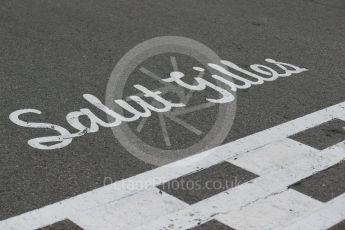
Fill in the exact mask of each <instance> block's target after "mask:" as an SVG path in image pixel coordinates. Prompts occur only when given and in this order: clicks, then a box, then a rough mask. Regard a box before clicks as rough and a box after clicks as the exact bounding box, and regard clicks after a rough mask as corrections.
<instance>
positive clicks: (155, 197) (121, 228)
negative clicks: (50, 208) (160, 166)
mask: <svg viewBox="0 0 345 230" xmlns="http://www.w3.org/2000/svg"><path fill="white" fill-rule="evenodd" d="M187 206H188V204H186V203H184V202H182V201H180V200H179V199H177V198H175V197H173V196H170V195H169V194H167V193H160V192H159V189H153V190H149V191H145V192H141V193H138V194H135V195H133V196H130V197H128V198H126V199H122V200H119V201H115V202H112V203H109V204H107V205H104V206H102V207H98V208H95V209H92V210H89V211H87V212H85V213H83V214H81V215H75V216H71V217H69V219H70V220H71V221H73V222H74V223H77V224H78V225H79V226H80V227H82V228H83V229H85V230H99V229H101V230H114V229H116V230H128V229H132V228H134V227H136V226H139V225H144V224H146V223H148V222H150V221H153V220H154V219H155V218H157V217H159V216H161V215H166V214H169V213H172V212H175V211H178V210H181V209H183V208H186V207H187Z"/></svg>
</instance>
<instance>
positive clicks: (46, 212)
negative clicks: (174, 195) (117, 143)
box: [0, 102, 345, 230]
mask: <svg viewBox="0 0 345 230" xmlns="http://www.w3.org/2000/svg"><path fill="white" fill-rule="evenodd" d="M344 117H345V102H342V103H340V104H337V105H334V106H331V107H328V108H325V109H323V110H320V111H317V112H314V113H311V114H309V115H306V116H304V117H301V118H297V119H295V120H292V121H289V122H287V123H284V124H281V125H278V126H276V127H273V128H270V129H267V130H264V131H261V132H258V133H256V134H253V135H250V136H247V137H245V138H242V139H240V140H237V141H234V142H231V143H228V144H225V145H222V146H219V147H217V148H214V149H211V150H208V151H205V152H202V153H200V154H196V155H193V156H191V157H188V158H185V159H183V160H180V161H177V162H174V163H171V164H168V165H165V166H162V167H160V168H157V169H154V170H151V171H148V172H145V173H142V174H139V175H137V176H134V177H131V178H128V179H125V180H122V181H118V182H115V183H113V184H111V185H108V186H105V187H101V188H98V189H95V190H93V191H90V192H87V193H84V194H80V195H78V196H75V197H72V198H69V199H66V200H63V201H61V202H57V203H54V204H51V205H48V206H45V207H43V208H40V209H37V210H33V211H30V212H27V213H24V214H21V215H19V216H15V217H12V218H9V219H7V220H3V221H1V222H0V229H6V230H7V229H13V230H17V229H18V230H26V229H27V230H32V229H36V228H40V227H43V226H46V225H50V224H52V223H55V222H58V221H61V220H63V219H66V218H69V217H71V216H77V215H79V214H82V213H83V212H86V211H88V210H92V209H94V208H96V207H99V206H104V205H107V204H108V203H111V202H115V201H117V200H120V199H126V197H129V196H131V195H134V194H137V193H138V192H140V191H142V190H145V189H152V187H154V186H155V185H158V184H160V183H164V182H167V181H170V180H172V179H174V178H177V177H180V176H183V175H186V174H189V173H192V172H195V171H197V170H200V169H202V168H207V167H209V166H211V165H214V164H217V163H219V162H221V161H224V160H226V159H229V158H231V157H234V156H237V155H240V154H242V153H244V152H247V151H251V150H253V149H257V148H259V147H261V146H264V145H267V144H269V143H272V142H276V141H279V140H282V139H284V138H286V137H287V136H290V135H293V134H295V133H297V132H300V131H303V130H305V129H307V128H310V127H314V126H316V125H319V124H321V123H324V122H327V121H329V120H331V119H334V118H339V119H342V118H344ZM188 162H190V164H188ZM320 170H321V169H320ZM272 180H274V178H272ZM123 184H146V185H148V184H151V186H149V187H148V188H139V189H128V188H127V187H126V186H123ZM247 186H248V185H247ZM241 187H242V186H241ZM244 187H246V186H244ZM235 191H237V190H235ZM252 193H255V191H252ZM260 194H261V193H260V192H259V193H258V195H260Z"/></svg>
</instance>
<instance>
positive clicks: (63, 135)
mask: <svg viewBox="0 0 345 230" xmlns="http://www.w3.org/2000/svg"><path fill="white" fill-rule="evenodd" d="M171 61H172V63H173V67H174V71H173V72H171V73H170V77H168V78H165V79H162V78H161V77H159V76H156V75H155V74H153V73H150V71H148V70H146V69H145V68H143V67H142V68H140V69H141V71H143V72H144V73H146V74H149V75H150V76H151V77H153V78H154V79H156V80H157V81H163V82H164V83H165V84H166V85H171V82H175V83H177V85H178V86H181V87H182V88H186V89H189V90H192V91H202V90H204V89H205V88H206V87H209V88H212V89H214V90H216V91H217V92H219V93H220V94H221V95H222V97H221V98H220V99H211V98H206V100H207V101H209V102H212V103H218V104H219V103H230V102H232V101H234V100H235V97H234V95H233V94H232V93H231V92H229V91H228V90H225V89H223V88H221V87H219V86H217V85H215V84H213V83H211V82H209V81H207V80H205V79H203V78H201V77H199V76H198V77H195V78H194V80H195V82H196V83H197V84H196V85H194V84H193V85H191V84H188V83H185V82H184V81H182V80H181V79H182V78H183V77H184V76H185V75H184V73H182V72H179V71H177V63H176V59H175V58H174V57H172V59H171ZM265 61H266V62H268V63H271V64H274V65H275V66H276V67H279V68H280V71H282V70H283V71H284V72H283V73H280V74H279V73H278V72H277V71H275V70H273V69H272V68H270V67H268V66H264V65H259V64H254V65H251V69H252V70H253V71H256V72H257V73H260V74H263V75H266V76H270V78H266V77H260V76H259V75H257V74H254V73H252V72H249V71H247V70H244V69H242V68H240V67H238V66H237V65H236V64H234V63H232V62H230V61H225V60H222V61H221V63H222V64H224V65H226V66H228V67H230V68H233V69H235V70H237V71H240V72H242V73H244V74H246V75H248V76H251V77H254V78H255V79H257V81H250V80H248V79H246V78H243V77H240V76H238V75H236V74H233V73H231V72H230V71H228V70H226V69H224V68H223V67H222V66H220V65H218V64H213V63H208V65H209V66H210V67H212V68H213V69H215V70H218V71H219V72H220V73H223V74H225V75H227V76H229V77H231V78H235V79H237V80H238V81H242V83H244V85H237V84H235V83H233V82H232V81H230V80H227V79H225V78H223V77H220V76H218V75H212V77H213V78H215V79H216V80H218V81H221V82H223V83H225V84H227V85H228V86H230V88H231V90H232V91H236V90H237V89H247V88H249V87H251V86H252V85H259V84H263V83H264V82H265V81H272V80H276V79H277V78H278V77H287V76H291V75H293V74H299V73H302V72H304V71H307V69H306V68H300V67H298V66H295V65H292V64H288V63H283V62H278V61H275V60H273V59H265ZM194 70H196V71H199V72H200V71H202V70H203V69H202V68H201V67H194ZM133 86H134V88H136V89H137V90H139V91H140V92H141V93H140V95H141V96H145V97H149V98H152V99H154V100H155V101H154V102H153V104H155V103H158V104H161V105H163V108H157V107H155V106H153V105H152V104H149V103H147V102H146V101H144V100H143V99H142V98H140V97H139V96H137V95H132V96H129V97H127V98H129V99H131V100H132V101H134V102H136V103H137V104H138V105H140V107H142V110H144V112H140V111H138V110H137V109H135V108H134V107H132V106H131V105H130V104H128V103H127V102H126V101H125V100H123V99H117V98H114V101H115V103H116V104H118V105H119V106H121V107H122V108H123V109H125V110H127V111H128V112H129V113H131V114H132V116H131V117H125V116H123V115H120V114H118V113H116V112H115V111H113V110H111V109H110V108H108V107H107V106H106V105H104V104H103V103H102V102H101V101H100V100H99V99H98V98H97V97H95V96H94V95H91V94H84V95H83V97H84V99H85V100H86V101H88V102H89V103H90V104H92V105H93V106H95V107H96V108H98V109H99V110H101V111H102V112H104V113H106V114H107V115H108V116H110V117H111V118H112V120H113V121H112V122H111V123H108V122H105V121H103V120H102V119H100V118H99V117H97V116H96V115H95V114H94V113H93V112H92V111H91V110H89V109H88V108H82V109H80V110H79V111H73V112H70V113H68V114H67V115H66V120H67V122H68V123H69V124H70V125H71V126H72V127H73V128H74V129H76V130H78V131H77V132H75V133H71V132H69V131H68V130H67V129H65V128H63V127H61V126H59V125H55V124H50V123H38V122H26V121H23V120H21V119H20V117H19V116H21V115H23V114H27V113H35V114H41V113H42V112H41V111H39V110H36V109H20V110H16V111H14V112H12V113H11V114H10V116H9V119H10V120H11V121H12V122H13V123H15V124H17V125H19V126H22V127H27V128H36V129H37V128H39V129H52V130H54V131H56V132H57V133H59V135H55V136H48V137H38V138H34V139H30V140H29V141H28V144H29V145H30V146H31V147H33V148H37V149H41V150H51V149H59V148H63V147H66V146H67V145H69V144H70V143H71V142H72V140H73V138H75V137H80V136H83V135H85V134H87V133H94V132H97V131H98V130H99V126H101V127H106V128H112V127H116V126H118V125H120V124H121V123H122V122H131V121H135V120H138V119H140V118H147V117H149V116H151V114H152V113H151V111H153V112H157V113H164V112H168V111H170V110H171V109H172V108H179V107H185V106H186V104H184V103H174V102H171V101H168V100H166V99H164V98H163V97H161V96H160V94H162V92H161V91H158V90H156V91H151V90H149V89H147V88H146V87H144V86H142V85H139V84H135V85H133ZM172 86H173V87H174V85H172ZM182 88H180V89H182ZM83 116H84V117H86V118H88V119H89V121H90V125H89V126H85V125H84V124H82V122H81V121H80V117H83Z"/></svg>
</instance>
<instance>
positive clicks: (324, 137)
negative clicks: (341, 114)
mask: <svg viewBox="0 0 345 230" xmlns="http://www.w3.org/2000/svg"><path fill="white" fill-rule="evenodd" d="M344 127H345V121H343V120H340V119H333V120H331V121H329V122H325V123H323V124H321V125H318V126H316V127H313V128H310V129H307V130H305V131H303V132H300V133H297V134H295V135H292V136H290V137H289V138H291V139H293V140H295V141H299V142H301V143H303V144H306V145H309V146H311V147H313V148H316V149H319V150H323V149H325V148H328V147H330V146H332V145H335V144H337V143H339V142H342V141H344V140H345V129H344Z"/></svg>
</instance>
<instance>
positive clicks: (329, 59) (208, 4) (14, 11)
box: [0, 0, 345, 229]
mask: <svg viewBox="0 0 345 230" xmlns="http://www.w3.org/2000/svg"><path fill="white" fill-rule="evenodd" d="M0 24H1V26H0V105H1V111H0V127H1V128H0V137H1V142H0V156H1V157H0V220H6V219H8V218H10V217H14V216H17V215H20V214H23V213H26V212H28V211H32V210H35V209H38V208H41V207H44V206H46V205H49V204H52V203H56V202H59V201H61V200H64V199H67V198H70V197H74V196H76V195H79V194H83V193H85V192H88V191H91V190H93V189H96V188H100V187H102V186H103V185H104V181H105V178H107V179H108V180H111V181H110V182H116V181H120V180H122V179H125V178H130V177H132V176H135V175H138V174H141V173H144V172H147V171H149V170H152V169H154V168H157V166H156V165H153V164H150V163H148V162H145V161H142V160H141V159H138V158H136V157H135V156H133V155H132V154H130V153H129V152H128V151H127V150H126V148H125V147H124V146H123V144H121V143H120V141H119V140H118V139H117V138H115V137H114V135H113V132H112V129H110V128H101V129H100V130H99V131H98V132H95V133H91V134H87V135H84V136H82V137H78V138H75V139H73V141H72V143H71V144H69V145H68V146H66V147H64V148H61V149H55V150H47V151H45V150H38V149H35V148H32V147H30V146H29V145H28V144H27V141H28V140H29V139H32V138H35V137H40V136H48V135H53V134H54V132H52V131H51V130H50V131H49V130H46V129H32V128H24V127H20V126H18V125H16V124H14V123H13V122H11V121H10V120H9V114H10V113H12V112H13V111H16V110H18V109H24V108H31V109H38V110H40V111H42V114H41V115H37V114H36V115H30V116H27V117H25V119H26V120H30V121H35V122H49V123H53V124H59V125H60V126H62V127H65V128H67V129H69V130H72V128H71V127H70V126H69V124H68V123H67V122H66V114H68V113H69V112H72V111H78V110H79V109H81V108H91V106H90V103H88V102H87V101H86V100H85V99H83V94H86V93H88V94H92V95H95V96H96V97H97V98H99V99H100V100H101V101H102V102H104V101H105V97H106V88H107V83H108V80H109V78H110V76H111V72H112V70H113V68H114V67H115V65H116V64H117V63H118V61H119V60H120V59H121V58H122V56H123V55H125V54H126V53H127V52H128V51H129V50H130V49H132V48H133V47H134V46H136V45H137V44H139V43H141V42H143V41H145V40H148V39H151V38H154V37H158V36H182V37H187V38H190V39H193V40H196V41H198V42H201V43H203V44H204V45H206V46H207V47H209V48H210V49H212V50H213V51H214V52H215V53H216V54H217V55H218V56H219V57H220V58H221V59H224V60H231V61H232V62H234V63H237V64H239V65H240V66H242V67H243V68H248V67H249V65H251V64H254V63H261V64H264V63H265V61H264V60H265V59H266V58H272V59H275V60H279V61H282V62H287V63H291V64H294V65H297V66H299V67H303V68H307V69H308V71H306V72H302V73H299V74H296V75H294V76H291V77H286V78H279V79H277V80H276V81H272V82H265V83H264V84H262V85H257V86H252V87H251V88H249V89H246V90H239V91H237V95H236V97H237V102H236V103H237V107H236V115H235V119H234V122H233V126H232V127H229V133H228V134H227V136H226V138H225V140H224V141H223V144H226V143H230V142H233V141H235V140H238V139H240V138H244V137H246V136H248V135H250V134H255V133H257V132H259V131H262V130H265V129H268V128H271V127H273V126H276V125H280V124H282V123H284V122H288V121H291V120H293V119H296V118H299V117H303V116H305V115H308V114H310V113H312V112H315V111H320V110H322V109H324V108H326V107H329V106H333V105H336V104H338V103H342V102H344V101H345V62H344V60H345V59H344V54H345V2H344V1H342V0H328V1H326V0H290V1H282V0H265V1H242V0H241V1H240V0H231V1H200V0H198V1H197V0H193V1H189V0H188V1H131V0H127V1H110V0H104V1H103V0H102V1H101V0H100V1H94V0H85V1H84V0H83V1H82V0H80V1H77V0H60V1H52V0H49V1H43V0H42V1H38V0H32V1H23V0H22V1H20V0H3V1H1V3H0ZM160 61H161V63H160ZM156 63H157V65H156V67H155V68H157V69H160V68H163V69H164V68H165V67H163V65H164V64H163V63H164V61H163V59H162V58H159V60H158V61H157V62H156ZM185 63H186V62H183V63H181V62H180V65H182V66H183V65H184V64H185ZM144 84H145V83H143V85H144ZM152 84H153V83H152ZM152 84H151V83H149V82H147V83H146V85H148V86H150V85H152ZM148 88H149V87H148ZM125 90H127V88H125ZM198 116H200V117H199V118H197V119H200V120H202V119H205V121H206V122H205V124H206V125H205V129H207V127H206V126H207V119H209V117H212V116H210V115H209V114H208V113H201V114H199V115H198ZM186 119H187V118H186ZM193 119H194V120H197V119H196V118H192V120H193ZM338 120H339V121H338V122H340V123H337V124H338V126H337V127H334V128H333V129H332V130H336V131H337V132H336V134H334V133H330V134H329V135H333V134H334V135H336V136H337V138H338V139H339V141H343V140H344V139H345V135H344V134H343V133H342V132H341V127H345V125H344V123H342V122H341V117H339V118H338ZM209 122H212V121H209ZM201 123H203V122H201ZM167 125H168V128H169V124H167ZM151 126H152V127H155V124H151ZM306 128H307V127H305V128H303V129H302V130H304V129H306ZM170 131H172V136H177V137H178V136H179V135H180V134H181V131H180V130H179V129H172V128H171V129H170ZM159 132H160V130H159V129H158V131H157V130H155V129H151V130H149V131H147V133H146V134H145V135H144V136H150V135H153V137H154V138H153V140H156V141H157V143H158V142H160V143H163V144H164V143H165V144H166V143H167V142H166V140H163V139H161V138H162V136H163V134H161V133H159ZM154 135H156V136H154ZM181 135H182V134H181ZM310 135H311V136H312V134H310ZM310 135H309V136H310ZM329 135H328V136H329ZM192 136H193V135H192V134H190V135H189V134H186V136H185V137H184V138H183V140H186V141H187V142H188V141H189V139H190V141H191V142H192V141H193V140H194V139H193V137H192ZM292 139H293V140H298V141H300V142H302V143H304V144H305V143H309V142H313V141H312V140H311V141H310V140H309V139H310V138H309V139H308V135H307V137H303V136H302V137H300V136H298V135H297V136H294V137H292ZM151 141H152V140H151ZM164 141H165V142H164ZM171 141H173V140H171ZM308 141H309V142H308ZM148 142H149V140H148ZM314 142H315V140H314ZM316 142H317V143H319V145H321V147H320V148H318V149H323V148H322V147H323V145H322V143H326V142H327V143H329V142H332V141H330V140H328V139H327V138H321V139H319V140H318V141H316ZM157 143H155V141H153V143H152V145H156V146H159V144H157ZM246 143H247V142H246ZM248 143H249V142H248ZM174 144H175V146H179V144H181V145H182V142H181V140H178V141H176V142H175V143H174ZM333 144H335V143H333ZM326 147H327V146H326ZM337 167H338V168H335V169H334V170H333V171H332V173H331V176H329V178H328V180H327V183H326V182H325V183H323V184H326V185H325V186H326V187H327V186H329V187H332V188H333V189H335V190H336V191H340V192H339V194H341V193H344V192H345V181H344V178H345V177H340V176H339V175H343V174H344V171H345V168H344V166H337ZM326 168H327V167H326ZM229 170H230V169H229ZM229 170H228V169H227V168H226V167H225V168H224V169H221V170H220V171H219V172H218V174H219V175H227V172H229ZM320 170H321V169H320ZM230 171H231V170H230ZM255 174H256V175H254V174H252V173H250V172H243V175H244V178H247V180H250V179H252V178H255V177H256V176H257V175H260V174H257V173H255ZM241 175H242V174H241ZM319 176H320V175H319ZM321 178H323V177H322V176H321ZM314 180H315V181H319V180H320V179H314ZM108 182H109V181H108ZM308 183H312V182H306V183H304V182H303V181H302V182H301V184H300V185H295V186H299V188H296V190H297V191H304V190H308V189H306V187H308ZM315 183H316V182H315ZM315 183H314V184H312V185H310V186H311V187H312V186H316V185H315ZM163 190H164V189H163ZM167 191H168V190H167ZM293 191H295V190H293ZM313 191H314V192H313V193H312V194H311V195H310V196H312V197H319V196H321V197H323V198H320V199H321V200H322V199H323V200H326V201H328V199H327V191H325V190H322V189H318V188H317V187H315V189H314V190H313ZM167 193H169V191H168V192H167ZM170 193H173V192H170ZM170 193H169V194H170ZM325 194H326V195H325ZM337 194H338V193H337ZM189 196H190V195H189V194H182V195H181V194H180V195H179V199H181V200H183V201H185V202H186V203H189V204H191V203H194V202H195V200H193V199H192V198H190V197H189ZM199 196H200V197H201V198H202V197H205V196H204V195H203V194H202V192H201V194H199ZM201 198H200V199H201ZM197 201H198V199H197ZM248 215H254V214H248ZM229 218H230V217H229ZM221 222H223V223H225V222H226V221H221ZM215 224H219V223H215ZM152 226H156V225H152ZM157 226H158V225H157ZM204 226H206V225H204ZM230 226H231V225H230ZM66 229H68V228H67V227H66ZM90 229H91V228H90ZM100 229H101V228H100ZM104 229H105V228H104ZM152 229H154V228H152ZM200 229H201V228H200ZM205 229H208V228H207V226H206V227H205ZM218 229H223V228H222V227H218ZM224 229H227V228H224ZM263 229H264V228H263ZM339 229H340V228H339Z"/></svg>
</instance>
